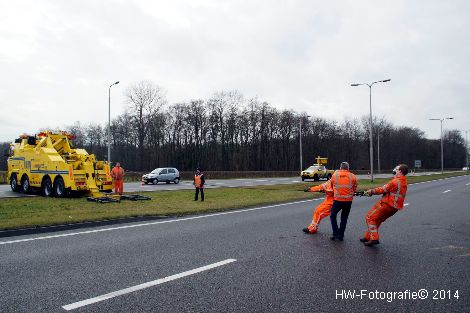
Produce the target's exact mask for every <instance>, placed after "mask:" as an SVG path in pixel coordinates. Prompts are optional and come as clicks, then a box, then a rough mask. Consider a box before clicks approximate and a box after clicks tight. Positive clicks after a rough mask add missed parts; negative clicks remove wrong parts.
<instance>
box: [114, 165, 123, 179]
mask: <svg viewBox="0 0 470 313" xmlns="http://www.w3.org/2000/svg"><path fill="white" fill-rule="evenodd" d="M111 176H113V178H114V179H115V180H121V179H122V177H123V176H124V169H123V168H122V167H116V166H115V167H113V169H112V170H111Z"/></svg>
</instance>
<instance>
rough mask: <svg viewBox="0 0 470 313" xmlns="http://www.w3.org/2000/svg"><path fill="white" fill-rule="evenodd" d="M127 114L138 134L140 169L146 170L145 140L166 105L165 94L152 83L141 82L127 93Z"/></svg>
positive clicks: (131, 87)
mask: <svg viewBox="0 0 470 313" xmlns="http://www.w3.org/2000/svg"><path fill="white" fill-rule="evenodd" d="M125 97H126V102H127V105H128V107H127V112H128V114H129V115H130V117H131V123H132V124H131V125H132V126H133V128H134V129H133V130H134V131H135V132H136V137H137V146H138V149H139V165H140V166H139V169H143V168H144V160H145V158H144V154H145V146H144V144H145V139H146V137H147V135H148V131H149V129H150V125H151V123H150V120H151V119H152V118H154V117H155V115H156V114H157V112H158V111H159V109H160V108H161V107H162V106H163V105H165V104H166V95H165V92H164V91H163V90H162V89H161V88H160V87H159V86H158V85H156V84H155V83H153V82H151V81H146V80H145V81H140V82H138V83H136V84H134V85H132V86H130V87H129V88H128V89H127V90H126V92H125Z"/></svg>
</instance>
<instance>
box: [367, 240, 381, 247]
mask: <svg viewBox="0 0 470 313" xmlns="http://www.w3.org/2000/svg"><path fill="white" fill-rule="evenodd" d="M379 243H380V242H379V241H378V240H369V241H367V242H364V246H368V247H371V246H374V245H378V244H379Z"/></svg>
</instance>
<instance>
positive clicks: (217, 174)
mask: <svg viewBox="0 0 470 313" xmlns="http://www.w3.org/2000/svg"><path fill="white" fill-rule="evenodd" d="M461 170H462V169H458V168H449V169H446V170H445V171H446V172H449V171H461ZM352 172H353V173H355V174H359V175H367V174H368V173H369V171H367V170H353V171H352ZM414 172H415V173H418V172H419V173H421V172H440V169H420V170H417V171H414ZM146 173H148V172H126V176H124V181H125V182H136V181H140V180H141V178H142V175H143V174H146ZM381 173H391V171H388V170H385V171H380V173H377V172H374V174H381ZM204 174H205V176H206V179H231V178H266V177H295V176H299V175H300V171H204ZM180 177H181V179H182V180H192V179H193V177H194V172H193V171H181V172H180ZM8 183H9V182H8V180H7V172H6V171H0V184H8Z"/></svg>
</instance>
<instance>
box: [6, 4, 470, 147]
mask: <svg viewBox="0 0 470 313" xmlns="http://www.w3.org/2000/svg"><path fill="white" fill-rule="evenodd" d="M387 78H390V79H391V82H389V83H383V84H376V85H374V87H373V88H372V110H373V114H374V115H377V116H380V117H382V116H384V117H386V118H387V119H389V120H390V121H392V122H393V123H394V124H395V125H403V126H414V127H419V128H420V129H422V130H423V131H425V133H426V136H427V137H428V138H439V136H440V125H439V122H436V121H428V119H429V118H441V117H448V116H450V117H455V119H454V120H453V121H446V122H445V123H444V128H447V129H449V128H451V129H459V130H461V131H465V130H470V123H469V121H470V109H469V108H470V91H469V90H470V1H463V0H462V1H442V0H441V1H434V0H421V1H404V0H390V1H365V0H364V1H359V0H355V1H311V0H305V1H276V0H270V1H257V0H251V1H242V0H230V1H224V0H214V1H212V0H204V1H198V0H186V1H178V0H172V1H151V0H148V1H144V0H141V1H130V0H128V1H124V0H122V1H119V0H116V1H85V0H80V1H71V0H67V1H60V0H56V1H51V0H41V1H36V0H32V1H22V0H15V1H11V0H0V108H1V114H0V141H11V140H13V139H14V138H16V137H17V136H18V135H19V134H21V133H24V132H26V133H28V132H29V133H35V132H36V131H37V130H38V129H39V128H44V127H62V126H64V125H70V124H73V123H74V122H75V121H80V122H81V123H82V124H88V123H90V122H99V123H104V122H106V121H107V116H108V87H109V85H110V84H111V83H113V82H114V81H116V80H119V81H120V82H121V83H120V84H119V85H117V86H114V87H113V88H112V113H111V114H112V116H117V115H118V114H120V113H122V112H123V111H124V109H125V103H124V97H123V92H124V91H125V90H126V88H127V87H128V86H129V85H130V84H132V83H135V82H137V81H139V80H151V81H153V82H155V83H156V84H158V85H159V86H161V87H163V88H164V89H165V90H166V91H167V98H168V101H169V102H170V103H175V102H178V101H185V100H190V99H197V98H208V97H210V96H211V95H212V94H213V93H214V92H215V91H222V90H233V89H237V90H239V91H240V92H242V94H244V95H245V96H246V97H255V96H257V97H258V98H259V99H260V100H262V101H267V102H269V103H270V104H271V105H273V106H275V107H277V108H279V109H294V110H296V111H304V112H306V113H307V114H309V115H317V116H321V117H324V118H328V119H335V120H338V121H342V120H343V119H344V118H346V117H351V118H352V117H361V116H363V115H368V114H369V88H368V87H366V86H360V87H351V86H350V84H351V83H355V82H358V83H362V82H373V81H375V80H382V79H387Z"/></svg>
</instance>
